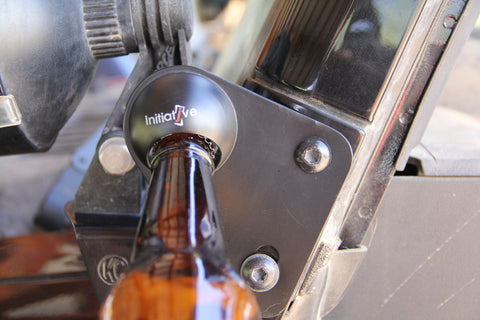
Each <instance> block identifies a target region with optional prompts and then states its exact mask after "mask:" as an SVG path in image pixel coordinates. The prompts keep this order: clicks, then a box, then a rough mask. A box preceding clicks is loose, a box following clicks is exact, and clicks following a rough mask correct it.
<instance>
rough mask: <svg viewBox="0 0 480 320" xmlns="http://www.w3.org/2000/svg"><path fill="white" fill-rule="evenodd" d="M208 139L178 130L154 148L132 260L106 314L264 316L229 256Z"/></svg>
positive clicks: (198, 318) (186, 318)
mask: <svg viewBox="0 0 480 320" xmlns="http://www.w3.org/2000/svg"><path fill="white" fill-rule="evenodd" d="M209 143H210V146H211V142H205V140H202V139H201V138H199V137H198V136H188V135H177V136H176V137H173V138H172V137H170V138H169V139H167V140H166V141H162V142H161V143H159V144H157V146H156V147H154V149H153V150H152V152H151V155H152V156H151V159H152V160H151V164H152V165H151V167H152V169H153V170H152V177H151V181H150V188H149V191H148V197H147V201H146V206H145V209H144V213H143V216H142V221H141V223H140V226H139V233H138V239H137V243H136V246H135V249H134V257H135V259H134V260H135V262H134V263H133V265H132V267H131V268H130V271H128V272H127V273H126V274H125V275H124V276H122V277H121V279H120V281H119V283H118V284H117V285H116V286H115V287H114V288H113V290H112V292H111V293H110V295H109V296H108V297H107V299H106V301H105V303H104V305H103V308H102V311H101V316H100V318H101V319H105V320H106V319H115V320H118V319H142V320H147V319H148V320H150V319H165V320H169V319H175V320H203V319H205V320H207V319H208V320H230V319H235V320H243V319H258V318H259V310H258V305H257V303H256V300H255V297H254V296H253V294H252V293H251V292H250V291H249V290H248V289H247V288H246V287H245V286H244V285H243V283H242V281H241V279H240V277H239V276H238V275H236V274H235V273H234V272H233V271H232V270H231V269H230V268H229V267H228V265H227V264H226V261H225V253H224V246H223V239H222V235H221V232H220V226H219V220H218V216H217V212H218V210H217V205H216V199H215V194H214V189H213V184H212V173H213V168H214V161H213V160H212V158H215V155H214V153H213V150H210V148H209ZM207 150H208V151H207Z"/></svg>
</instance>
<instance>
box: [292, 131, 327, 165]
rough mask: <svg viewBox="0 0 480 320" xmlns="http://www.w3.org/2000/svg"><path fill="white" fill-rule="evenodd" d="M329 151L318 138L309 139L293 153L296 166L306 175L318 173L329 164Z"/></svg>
mask: <svg viewBox="0 0 480 320" xmlns="http://www.w3.org/2000/svg"><path fill="white" fill-rule="evenodd" d="M330 158H331V154H330V149H329V148H328V146H327V144H326V143H325V142H323V141H322V140H321V139H320V138H318V137H309V138H306V139H305V140H303V141H302V143H300V145H299V146H298V147H297V150H296V151H295V161H296V163H297V165H298V166H299V167H300V169H302V170H303V171H305V172H306V173H318V172H320V171H322V170H323V169H325V168H326V167H327V166H328V164H329V163H330Z"/></svg>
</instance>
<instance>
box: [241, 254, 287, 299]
mask: <svg viewBox="0 0 480 320" xmlns="http://www.w3.org/2000/svg"><path fill="white" fill-rule="evenodd" d="M240 274H241V276H242V278H243V280H244V281H245V282H246V284H247V285H248V286H249V287H250V289H252V290H253V291H256V292H265V291H269V290H271V289H272V288H273V287H275V285H276V284H277V282H278V279H279V278H280V269H279V268H278V264H277V263H276V262H275V260H274V259H273V258H272V257H270V256H269V255H266V254H263V253H256V254H253V255H251V256H249V257H248V258H247V259H245V261H244V262H243V263H242V267H241V268H240Z"/></svg>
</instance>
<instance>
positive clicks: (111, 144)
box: [98, 137, 135, 176]
mask: <svg viewBox="0 0 480 320" xmlns="http://www.w3.org/2000/svg"><path fill="white" fill-rule="evenodd" d="M98 160H99V161H100V164H101V165H102V167H103V169H104V170H105V172H107V173H108V174H112V175H118V176H122V175H124V174H126V173H127V172H129V171H130V170H132V169H133V167H134V166H135V162H134V161H133V159H132V157H131V156H130V152H128V148H127V145H126V144H125V140H124V139H123V138H122V137H112V138H109V139H107V140H105V141H104V142H103V143H102V145H101V146H100V149H99V150H98Z"/></svg>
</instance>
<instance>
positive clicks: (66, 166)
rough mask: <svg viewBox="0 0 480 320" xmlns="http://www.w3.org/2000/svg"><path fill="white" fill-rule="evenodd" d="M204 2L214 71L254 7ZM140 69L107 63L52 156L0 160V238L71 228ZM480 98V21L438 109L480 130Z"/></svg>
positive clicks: (199, 49) (202, 41)
mask: <svg viewBox="0 0 480 320" xmlns="http://www.w3.org/2000/svg"><path fill="white" fill-rule="evenodd" d="M204 2H205V4H204V6H202V7H201V8H199V10H198V14H197V19H196V23H195V29H194V36H193V39H192V40H191V45H192V51H193V54H194V55H193V57H194V65H196V66H199V67H201V68H203V69H207V70H213V71H215V70H216V68H218V66H217V67H216V64H218V62H219V61H220V63H222V57H221V52H222V49H223V48H224V47H225V46H226V44H227V43H228V41H229V39H230V37H231V36H232V34H233V31H234V30H235V27H236V26H237V25H238V23H239V22H240V21H241V19H242V17H243V15H244V12H245V10H246V4H247V2H255V1H253V0H250V1H244V0H231V1H229V2H228V5H226V1H222V0H210V1H204ZM267 2H268V1H267ZM134 64H135V56H133V55H130V56H125V57H120V58H114V59H108V60H102V61H100V63H99V65H98V68H97V73H96V77H95V80H94V82H93V83H92V85H91V87H90V89H89V92H88V94H87V95H86V96H85V98H84V99H83V101H82V103H81V104H80V106H79V107H78V109H77V110H76V112H75V113H74V115H73V116H72V118H71V119H70V120H69V122H68V123H67V125H66V126H65V127H64V128H63V129H62V131H61V132H60V134H59V136H58V139H57V141H56V143H55V144H54V146H53V148H52V149H51V150H50V151H49V152H47V153H43V154H31V155H17V156H6V157H1V158H0V177H1V178H0V238H5V237H13V236H19V235H24V234H29V233H32V232H39V231H44V230H46V229H51V228H58V227H66V228H68V227H69V222H68V221H67V220H66V218H60V221H57V222H53V223H52V221H51V219H50V218H52V217H51V216H50V214H51V212H52V210H53V211H55V210H57V211H58V209H59V206H60V207H61V206H63V204H62V203H58V199H63V198H64V197H65V196H66V197H68V196H71V198H73V194H74V192H75V188H74V186H75V185H78V183H79V182H80V181H79V180H78V179H79V178H81V170H83V169H86V166H87V165H88V163H89V161H90V158H89V157H91V156H92V154H91V151H89V148H87V147H88V146H92V145H95V138H91V137H92V135H93V134H94V133H95V132H96V131H98V130H99V128H101V127H102V124H103V122H104V121H105V119H106V118H107V117H108V115H109V114H110V112H111V110H112V109H113V106H114V104H115V102H116V100H117V98H118V97H119V95H120V93H121V90H122V88H123V85H124V83H125V81H126V79H127V77H128V74H129V73H130V71H131V70H132V68H133V66H134ZM479 92H480V19H479V20H478V21H477V24H476V27H475V29H474V30H473V32H472V34H471V36H470V38H469V40H468V42H467V43H466V45H465V47H464V48H462V50H461V52H460V54H459V58H458V60H457V63H456V65H455V68H454V70H453V72H452V74H451V76H450V78H449V81H448V83H447V85H446V87H445V89H444V91H443V94H442V96H441V97H440V100H439V104H438V105H439V106H441V107H443V108H448V109H453V110H457V111H458V112H461V113H463V114H466V115H470V116H474V117H475V119H474V120H473V123H474V124H476V125H477V126H478V128H480V107H479V104H480V103H479ZM477 132H478V131H477ZM89 138H91V139H90V142H88V139H89ZM86 141H87V143H86ZM85 143H86V144H85ZM82 145H83V146H84V147H83V149H82V148H80V147H81V146H82ZM79 148H80V149H79ZM90 150H91V148H90ZM72 168H73V169H72ZM65 170H70V171H69V173H66V171H65ZM77 180H78V181H77ZM60 182H61V183H60ZM66 186H68V187H66ZM52 190H53V192H52ZM62 201H63V200H62Z"/></svg>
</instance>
